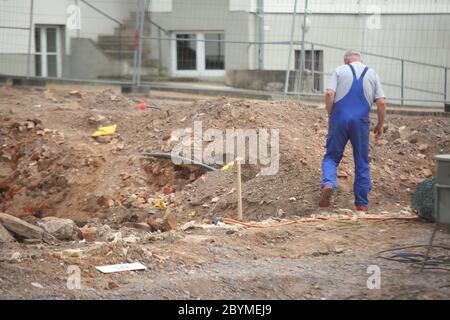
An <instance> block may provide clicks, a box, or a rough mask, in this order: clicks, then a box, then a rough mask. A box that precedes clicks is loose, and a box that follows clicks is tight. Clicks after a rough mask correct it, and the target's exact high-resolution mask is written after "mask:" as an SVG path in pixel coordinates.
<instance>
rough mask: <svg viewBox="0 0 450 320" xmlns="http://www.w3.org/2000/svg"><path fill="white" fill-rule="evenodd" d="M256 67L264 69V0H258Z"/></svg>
mask: <svg viewBox="0 0 450 320" xmlns="http://www.w3.org/2000/svg"><path fill="white" fill-rule="evenodd" d="M257 13H258V42H259V46H258V69H259V70H262V69H264V0H258V7H257Z"/></svg>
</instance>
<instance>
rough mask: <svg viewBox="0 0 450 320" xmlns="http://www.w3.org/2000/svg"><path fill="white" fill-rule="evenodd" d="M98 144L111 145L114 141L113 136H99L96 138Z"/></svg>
mask: <svg viewBox="0 0 450 320" xmlns="http://www.w3.org/2000/svg"><path fill="white" fill-rule="evenodd" d="M95 140H96V141H97V142H98V143H110V142H111V140H112V137H111V136H98V137H96V138H95Z"/></svg>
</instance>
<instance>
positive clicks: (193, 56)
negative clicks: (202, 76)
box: [177, 34, 197, 70]
mask: <svg viewBox="0 0 450 320" xmlns="http://www.w3.org/2000/svg"><path fill="white" fill-rule="evenodd" d="M190 39H194V40H195V39H196V36H195V34H178V35H177V69H178V70H196V69H197V41H192V40H190Z"/></svg>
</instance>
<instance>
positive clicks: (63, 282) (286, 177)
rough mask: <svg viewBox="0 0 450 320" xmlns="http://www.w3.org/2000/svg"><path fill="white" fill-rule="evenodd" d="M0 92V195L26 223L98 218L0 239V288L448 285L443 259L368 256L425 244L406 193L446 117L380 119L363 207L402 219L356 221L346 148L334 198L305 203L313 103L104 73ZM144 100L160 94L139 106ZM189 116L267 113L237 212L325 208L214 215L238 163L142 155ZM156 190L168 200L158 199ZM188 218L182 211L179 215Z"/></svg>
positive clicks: (245, 290)
mask: <svg viewBox="0 0 450 320" xmlns="http://www.w3.org/2000/svg"><path fill="white" fill-rule="evenodd" d="M74 90H75V91H77V92H78V93H74V92H72V93H70V92H71V91H74ZM0 98H1V99H0V119H1V121H2V127H1V133H2V136H1V137H0V139H1V141H0V142H1V145H2V149H1V152H0V156H1V161H0V190H1V193H0V211H2V212H5V213H8V214H12V215H14V216H17V217H20V218H22V219H24V220H26V221H28V222H30V223H32V224H37V223H38V221H39V220H40V219H41V218H43V217H46V216H57V217H61V218H70V219H72V220H74V221H75V222H76V223H77V224H78V226H79V227H89V228H94V229H95V230H97V232H98V236H97V239H95V240H93V241H84V240H75V241H54V242H52V243H31V244H26V243H21V242H15V243H0V249H1V250H0V271H1V272H0V298H1V299H18V298H27V299H382V298H387V299H448V297H449V293H450V278H449V273H448V270H425V271H424V272H419V270H418V268H417V267H416V266H414V265H412V264H410V263H400V262H396V261H388V260H386V259H382V258H380V257H379V252H380V251H382V250H385V249H390V248H396V247H398V248H399V249H398V252H401V251H405V250H407V251H408V250H409V251H408V252H411V251H410V249H401V248H400V247H403V246H407V245H417V244H426V243H427V242H428V240H429V237H430V236H431V231H432V228H433V225H432V224H430V223H427V222H424V221H422V220H420V219H418V218H417V219H416V218H414V214H413V213H412V212H411V208H409V205H410V197H411V192H412V191H413V190H414V187H415V186H416V185H417V183H419V182H421V181H422V180H423V179H424V178H426V177H429V176H431V175H432V174H433V172H434V162H433V156H434V154H436V153H445V152H447V153H448V152H450V140H449V139H448V134H449V128H450V123H449V119H448V118H440V117H429V118H426V117H423V116H420V117H419V116H418V117H415V116H400V115H395V116H390V117H388V123H389V129H388V132H387V133H386V135H385V136H384V138H383V140H382V141H381V144H380V145H379V146H376V147H375V146H372V147H371V159H372V160H371V161H372V163H371V164H372V176H373V180H374V187H373V191H372V193H371V211H370V214H375V215H377V216H386V217H406V218H408V219H405V220H401V219H398V220H396V219H392V220H376V221H367V220H364V219H363V218H362V217H360V216H358V215H357V214H356V213H355V212H354V211H352V209H353V205H352V204H353V195H352V181H353V164H352V160H351V148H348V149H347V150H346V153H345V156H344V160H343V163H342V165H341V169H340V172H339V182H340V186H341V187H340V190H339V192H338V195H337V197H336V199H335V202H334V203H333V206H332V207H331V208H330V209H329V210H320V209H319V208H317V205H316V203H317V199H318V193H317V181H319V179H320V166H318V164H319V163H320V158H321V156H322V155H323V147H324V141H325V136H326V126H327V123H326V118H325V116H324V114H323V113H324V112H323V110H319V109H316V108H314V106H310V105H304V104H302V103H298V102H292V101H290V102H283V101H269V102H262V101H255V100H244V99H228V98H216V97H203V96H196V95H188V94H177V93H172V92H171V93H165V92H153V93H152V94H151V96H150V97H142V96H136V97H124V96H122V95H120V94H119V93H118V91H117V89H116V88H113V87H111V88H105V87H86V86H76V87H74V86H70V87H67V86H51V87H50V88H48V89H37V88H32V89H14V88H10V87H3V88H0ZM142 101H147V102H149V103H150V105H151V106H154V107H157V108H159V109H147V110H138V109H136V105H137V104H138V103H140V102H142ZM199 119H201V120H202V121H203V123H204V125H205V127H214V128H221V129H223V128H229V127H236V128H249V127H250V128H254V127H256V128H258V127H262V126H265V127H268V128H280V150H281V157H280V171H279V173H278V174H277V175H275V176H272V177H270V176H260V175H258V174H257V172H258V170H259V169H260V168H261V166H256V169H255V168H254V167H251V166H244V168H243V175H244V214H245V220H247V221H250V220H252V221H259V222H261V221H263V222H264V221H266V222H267V221H269V222H270V223H271V224H277V223H283V222H286V221H294V220H298V219H303V217H308V216H312V217H322V218H323V220H320V221H314V222H301V223H296V224H291V225H287V226H281V225H280V226H272V227H266V228H245V227H239V226H238V225H234V224H231V225H230V224H221V223H219V225H214V224H212V221H213V220H214V218H217V217H232V218H235V215H236V195H235V185H234V176H235V171H234V170H235V169H232V170H230V171H229V172H224V173H221V174H219V173H218V172H220V171H215V172H208V173H206V172H204V171H199V170H198V169H197V168H193V167H190V166H188V167H176V166H173V164H171V163H170V162H164V161H159V160H151V159H147V158H143V157H140V156H139V153H140V152H142V151H146V150H149V149H151V150H153V151H161V152H167V151H170V149H171V148H172V147H173V145H172V144H171V141H173V140H174V139H175V140H176V139H177V138H178V137H174V135H173V133H172V132H173V130H174V129H176V128H180V127H181V128H183V127H189V126H191V125H192V122H193V121H196V120H199ZM30 121H31V122H32V123H33V124H32V128H27V125H28V123H29V122H30ZM111 123H116V124H117V125H118V130H117V133H116V134H115V136H113V137H112V138H111V139H110V140H107V141H103V142H99V141H95V140H94V139H93V138H92V137H91V136H90V135H91V134H92V133H93V132H94V131H95V130H96V129H97V128H98V127H99V126H101V125H108V124H111ZM167 190H169V191H167ZM160 200H161V201H164V202H165V203H166V204H167V208H166V209H164V210H160V209H158V210H157V209H155V203H156V202H157V201H160ZM168 212H170V213H171V214H172V215H173V216H175V217H176V220H177V221H178V227H177V228H176V229H174V230H171V231H168V232H162V233H161V232H149V231H148V230H138V229H136V227H135V225H134V224H135V223H137V222H142V223H144V224H145V223H146V221H148V219H152V218H154V217H160V216H161V215H163V214H167V213H168ZM342 217H349V219H350V218H351V219H350V220H345V221H342V220H339V219H340V218H342ZM267 219H269V220H267ZM189 221H193V222H192V223H194V222H195V226H194V227H192V228H187V229H185V228H183V224H184V223H186V222H189ZM302 221H303V220H302ZM105 226H107V227H108V228H107V230H106V231H105V235H104V236H101V235H100V231H99V230H101V229H102V228H103V229H104V228H105ZM184 226H186V225H184ZM103 229H102V230H103ZM117 232H119V233H120V236H119V237H118V238H115V239H114V240H111V235H114V234H115V233H117ZM113 238H114V237H113ZM449 242H450V239H449V236H448V233H447V232H446V231H442V232H439V233H438V236H437V239H436V240H435V244H440V245H442V246H446V247H450V243H449ZM66 249H81V251H80V256H79V257H66V256H64V254H62V252H64V250H66ZM396 252H397V251H396ZM412 252H416V253H424V252H425V250H424V249H423V248H418V249H414V250H413V251H412ZM448 253H449V250H448V249H447V250H442V249H439V250H438V249H435V250H433V251H432V254H433V255H434V256H436V255H441V256H442V255H444V256H445V255H447V256H448ZM126 262H141V263H143V264H144V265H145V266H146V267H147V268H148V270H147V271H137V272H134V271H133V272H121V273H115V274H109V275H106V274H102V273H100V272H99V271H97V270H96V269H95V266H98V265H104V264H113V263H126ZM373 265H375V266H378V267H379V268H380V271H381V277H380V279H381V288H380V289H369V288H368V287H367V280H368V278H369V277H370V276H371V274H370V273H368V267H369V266H373ZM71 266H76V267H77V268H79V270H80V277H81V288H79V289H74V290H71V289H68V287H67V283H68V280H69V282H70V281H71V280H73V277H72V276H73V274H71V271H70V270H73V269H72V268H73V267H71ZM69 267H70V268H69ZM68 269H69V270H68Z"/></svg>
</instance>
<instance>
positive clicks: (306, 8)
mask: <svg viewBox="0 0 450 320" xmlns="http://www.w3.org/2000/svg"><path fill="white" fill-rule="evenodd" d="M307 10H308V0H305V11H304V12H303V28H302V49H301V52H300V88H299V92H300V91H302V90H303V80H304V79H303V78H304V76H303V72H304V69H305V33H306V14H307V13H306V11H307Z"/></svg>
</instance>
